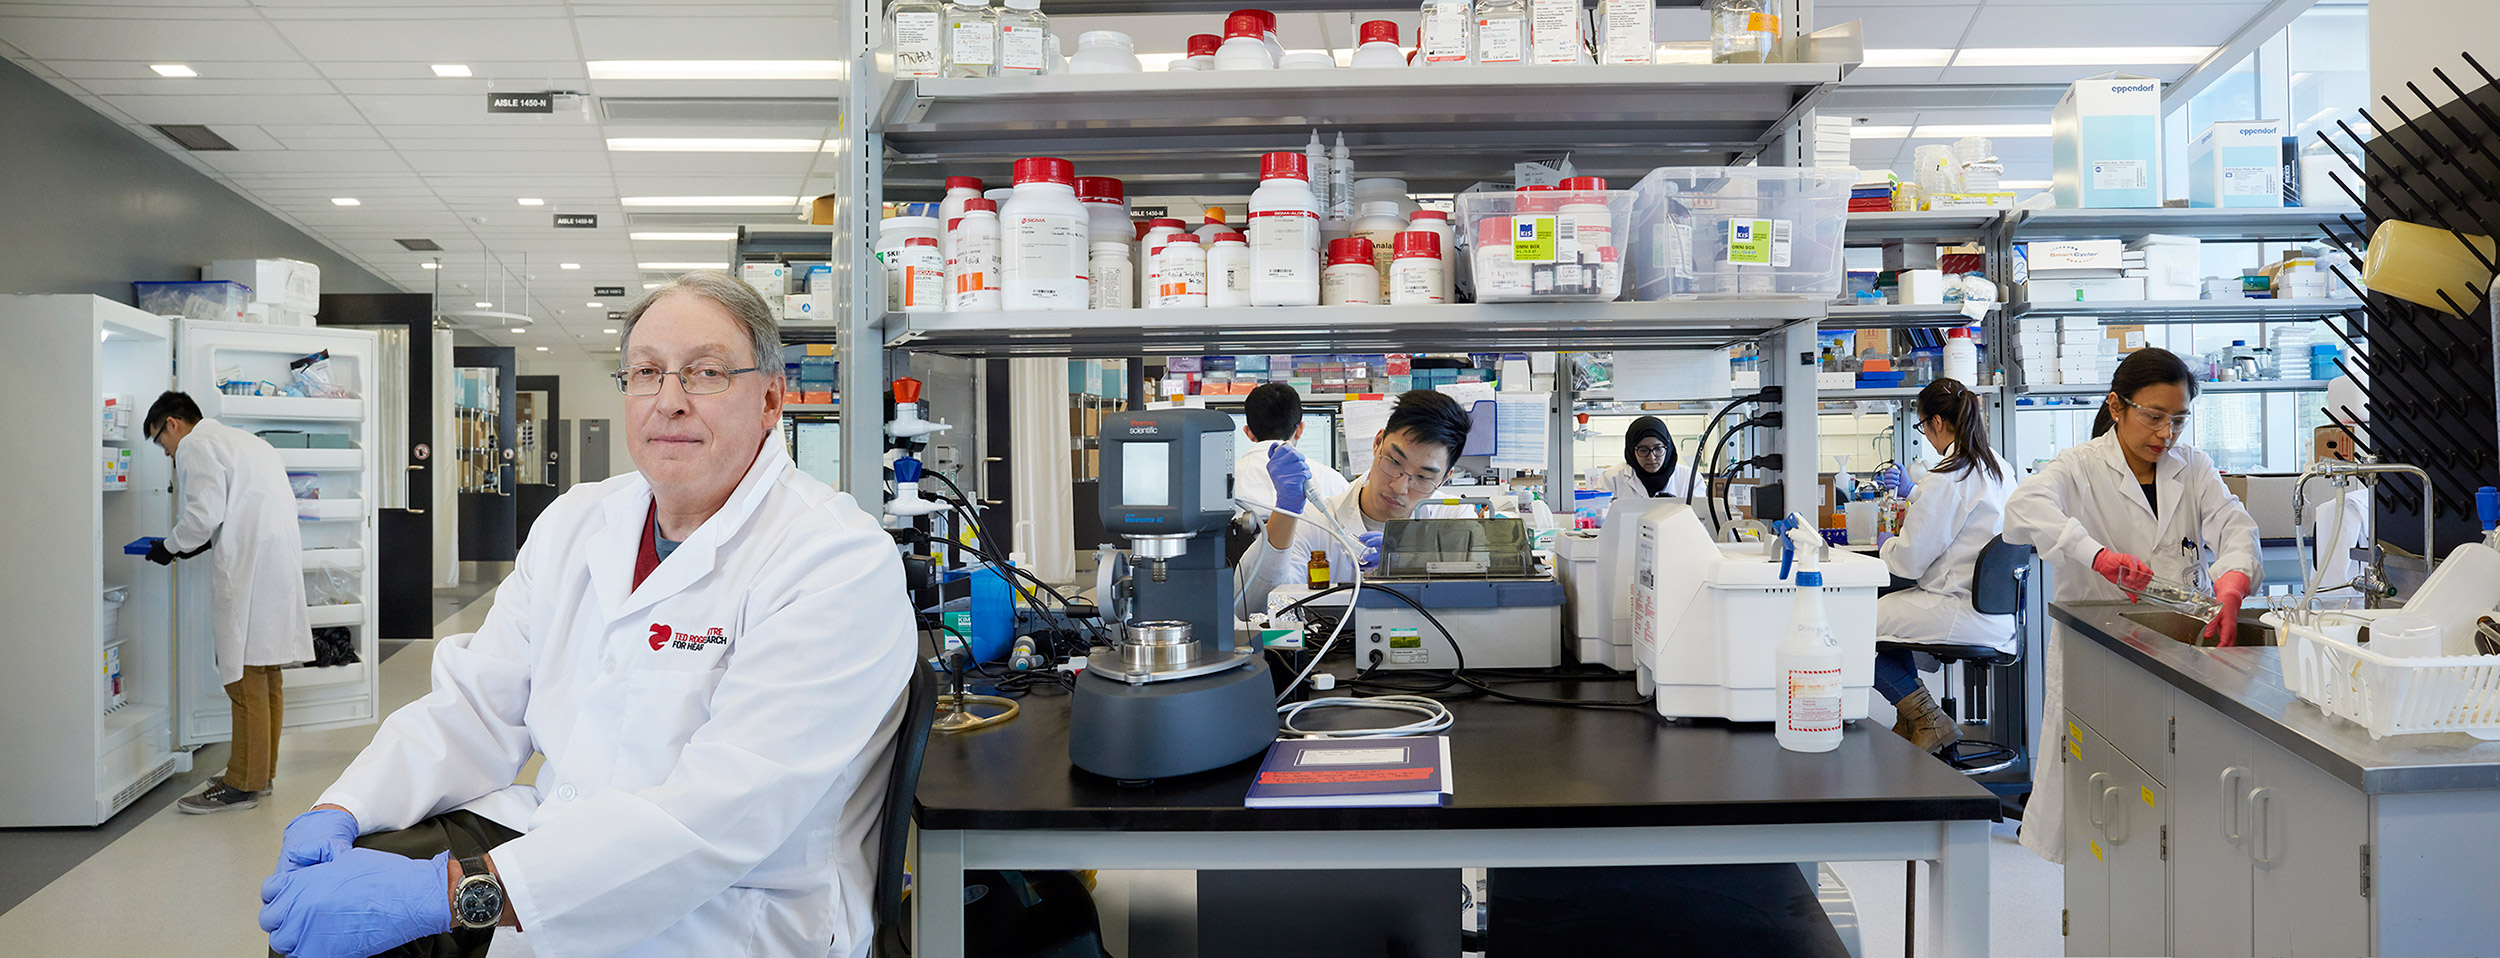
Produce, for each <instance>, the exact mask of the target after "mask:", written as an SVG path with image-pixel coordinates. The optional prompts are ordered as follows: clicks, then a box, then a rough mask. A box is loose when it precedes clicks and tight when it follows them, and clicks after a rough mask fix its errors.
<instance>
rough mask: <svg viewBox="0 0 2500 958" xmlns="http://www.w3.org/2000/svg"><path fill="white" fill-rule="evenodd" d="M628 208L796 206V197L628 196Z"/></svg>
mask: <svg viewBox="0 0 2500 958" xmlns="http://www.w3.org/2000/svg"><path fill="white" fill-rule="evenodd" d="M618 202H619V203H622V204H623V205H626V206H796V205H798V202H799V198H798V197H795V196H628V197H625V198H624V199H622V200H619V201H618Z"/></svg>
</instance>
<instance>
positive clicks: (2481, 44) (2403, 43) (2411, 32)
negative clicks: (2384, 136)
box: [2370, 0, 2500, 123]
mask: <svg viewBox="0 0 2500 958" xmlns="http://www.w3.org/2000/svg"><path fill="white" fill-rule="evenodd" d="M2460 50H2462V51H2466V52H2469V53H2472V54H2474V58H2475V59H2477V60H2480V61H2482V62H2483V64H2484V65H2485V66H2492V65H2493V63H2494V61H2500V7H2495V5H2494V4H2493V3H2492V0H2371V3H2370V104H2371V105H2372V106H2373V107H2376V106H2377V105H2378V98H2379V97H2381V96H2385V97H2387V98H2389V99H2392V100H2394V101H2396V104H2397V105H2398V106H2401V107H2403V108H2404V112H2405V115H2407V116H2417V115H2419V114H2420V113H2421V110H2420V107H2421V105H2422V101H2421V100H2418V99H2415V98H2414V96H2413V94H2412V92H2411V91H2408V90H2406V89H2405V83H2406V82H2407V81H2411V82H2412V83H2414V84H2415V85H2417V86H2420V87H2421V88H2422V92H2423V93H2426V94H2429V95H2430V98H2431V102H2433V103H2446V102H2448V101H2450V100H2454V99H2456V97H2455V96H2454V95H2453V94H2450V93H2449V92H2448V86H2447V84H2444V83H2441V82H2439V78H2438V77H2434V76H2432V75H2431V69H2432V68H2434V67H2436V68H2438V69H2440V70H2442V71H2444V72H2446V73H2447V74H2448V78H2449V79H2451V80H2455V81H2457V85H2458V86H2461V87H2464V88H2465V89H2466V90H2467V91H2469V92H2470V91H2472V90H2474V89H2475V88H2477V87H2480V86H2482V85H2483V78H2482V76H2481V75H2479V74H2476V73H2475V72H2474V68H2473V67H2469V66H2466V65H2465V60H2464V59H2463V58H2461V57H2459V56H2457V52H2458V51H2460ZM2370 113H2371V115H2372V116H2379V114H2380V111H2379V110H2378V109H2372V110H2371V111H2370ZM2380 119H2381V122H2385V123H2394V122H2396V120H2395V118H2394V117H2385V116H2382V117H2380Z"/></svg>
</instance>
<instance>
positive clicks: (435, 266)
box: [417, 263, 443, 269]
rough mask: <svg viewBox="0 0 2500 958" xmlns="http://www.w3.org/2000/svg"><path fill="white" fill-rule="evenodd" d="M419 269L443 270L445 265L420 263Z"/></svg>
mask: <svg viewBox="0 0 2500 958" xmlns="http://www.w3.org/2000/svg"><path fill="white" fill-rule="evenodd" d="M417 268H419V269H441V268H443V264H441V263H418V264H417Z"/></svg>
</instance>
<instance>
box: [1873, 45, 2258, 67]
mask: <svg viewBox="0 0 2500 958" xmlns="http://www.w3.org/2000/svg"><path fill="white" fill-rule="evenodd" d="M1873 52H1874V51H1871V50H1870V51H1868V53H1870V54H1872V53H1873ZM2213 52H2214V48H2212V47H1971V48H1968V49H1965V50H1963V51H1962V52H1960V53H1958V54H1956V55H1954V57H1953V65H1954V66H1957V67H2076V66H2122V65H2127V64H2137V63H2147V64H2178V63H2202V62H2204V60H2205V58H2206V57H2208V56H2211V55H2213Z"/></svg>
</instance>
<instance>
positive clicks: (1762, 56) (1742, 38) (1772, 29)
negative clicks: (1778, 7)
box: [1710, 0, 1780, 63]
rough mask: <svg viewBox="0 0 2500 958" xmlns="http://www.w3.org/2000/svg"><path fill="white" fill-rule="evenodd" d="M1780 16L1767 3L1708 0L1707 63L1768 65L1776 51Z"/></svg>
mask: <svg viewBox="0 0 2500 958" xmlns="http://www.w3.org/2000/svg"><path fill="white" fill-rule="evenodd" d="M1779 38H1780V16H1779V14H1777V13H1773V12H1771V5H1770V3H1769V2H1768V0H1710V61H1711V62H1712V63H1769V62H1771V60H1772V53H1773V52H1774V51H1776V50H1777V49H1779Z"/></svg>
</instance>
